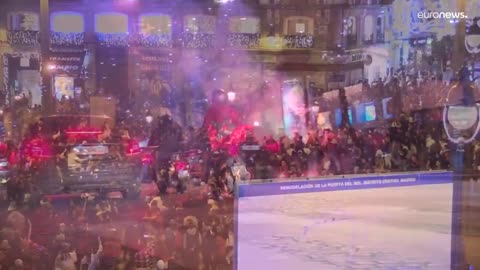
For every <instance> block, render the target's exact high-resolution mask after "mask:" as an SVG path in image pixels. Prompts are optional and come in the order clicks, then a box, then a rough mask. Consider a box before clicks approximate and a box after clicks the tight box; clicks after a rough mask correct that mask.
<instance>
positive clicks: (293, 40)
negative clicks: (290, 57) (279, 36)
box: [283, 35, 313, 49]
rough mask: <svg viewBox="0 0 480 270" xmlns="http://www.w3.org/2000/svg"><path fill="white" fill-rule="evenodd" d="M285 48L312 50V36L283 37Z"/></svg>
mask: <svg viewBox="0 0 480 270" xmlns="http://www.w3.org/2000/svg"><path fill="white" fill-rule="evenodd" d="M283 38H284V40H285V47H286V48H288V49H311V48H313V36H312V35H285V36H284V37H283Z"/></svg>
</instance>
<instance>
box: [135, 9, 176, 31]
mask: <svg viewBox="0 0 480 270" xmlns="http://www.w3.org/2000/svg"><path fill="white" fill-rule="evenodd" d="M140 31H141V32H142V34H145V35H159V34H170V33H171V32H172V19H171V18H170V16H167V15H161V14H145V15H142V16H141V17H140Z"/></svg>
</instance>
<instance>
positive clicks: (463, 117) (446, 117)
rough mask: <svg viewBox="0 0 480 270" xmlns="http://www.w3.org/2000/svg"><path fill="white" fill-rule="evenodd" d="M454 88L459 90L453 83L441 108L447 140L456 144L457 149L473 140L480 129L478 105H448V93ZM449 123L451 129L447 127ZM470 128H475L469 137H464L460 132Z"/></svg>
mask: <svg viewBox="0 0 480 270" xmlns="http://www.w3.org/2000/svg"><path fill="white" fill-rule="evenodd" d="M460 87H462V86H460ZM454 90H457V91H460V89H458V85H454V86H453V87H452V88H451V89H450V90H449V94H448V96H447V98H446V102H445V105H444V108H443V128H444V129H445V134H446V135H447V137H448V140H449V141H450V142H452V143H455V144H456V145H458V147H459V150H461V149H463V145H465V144H467V143H471V142H473V141H474V140H475V138H476V137H477V135H478V133H479V131H480V110H479V108H480V107H479V105H477V104H474V105H453V106H449V102H450V94H451V93H452V91H454ZM449 125H450V126H451V127H452V128H453V131H452V130H451V128H449ZM475 125H476V127H475ZM471 128H474V129H475V130H474V132H473V134H472V135H471V136H469V137H464V135H463V134H462V132H463V131H466V130H469V129H471Z"/></svg>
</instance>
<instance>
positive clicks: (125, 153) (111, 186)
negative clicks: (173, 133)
mask: <svg viewBox="0 0 480 270" xmlns="http://www.w3.org/2000/svg"><path fill="white" fill-rule="evenodd" d="M108 123H112V121H111V119H109V118H108V117H105V116H94V115H52V116H48V117H43V118H41V119H40V121H39V122H38V123H37V124H35V125H33V126H32V127H31V128H30V135H29V138H28V139H27V140H25V141H24V143H23V146H22V151H23V159H24V160H25V162H26V163H27V166H26V167H28V168H30V169H31V171H32V175H33V176H32V177H33V179H32V180H33V181H32V182H33V185H35V187H36V188H37V189H38V190H40V192H41V194H42V195H58V194H65V193H68V194H85V193H89V194H90V193H93V194H98V195H100V196H104V195H106V194H108V193H111V192H121V193H122V195H123V197H124V198H133V199H134V198H137V197H139V195H140V191H141V182H140V177H141V164H142V151H141V149H140V147H139V144H138V143H137V142H135V140H133V139H131V138H129V136H128V131H127V130H126V129H125V127H117V128H115V129H112V128H110V127H109V124H108ZM100 126H103V128H100Z"/></svg>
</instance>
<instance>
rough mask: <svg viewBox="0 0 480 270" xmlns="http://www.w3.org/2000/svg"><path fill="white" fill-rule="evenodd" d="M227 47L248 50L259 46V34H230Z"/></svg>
mask: <svg viewBox="0 0 480 270" xmlns="http://www.w3.org/2000/svg"><path fill="white" fill-rule="evenodd" d="M227 46H228V47H231V48H241V49H250V48H258V47H259V46H260V34H244V33H230V34H228V35H227Z"/></svg>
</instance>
